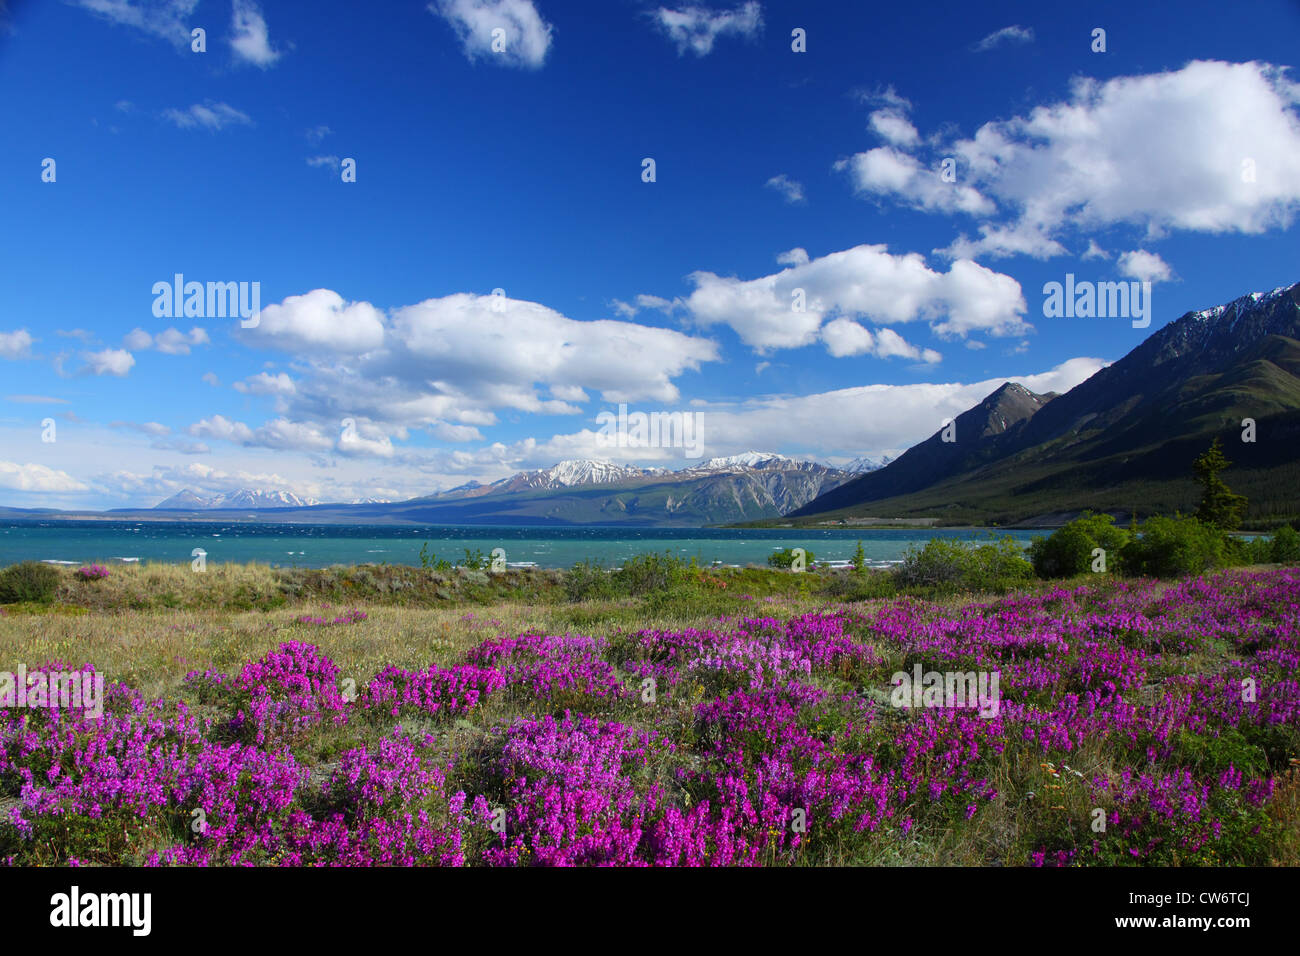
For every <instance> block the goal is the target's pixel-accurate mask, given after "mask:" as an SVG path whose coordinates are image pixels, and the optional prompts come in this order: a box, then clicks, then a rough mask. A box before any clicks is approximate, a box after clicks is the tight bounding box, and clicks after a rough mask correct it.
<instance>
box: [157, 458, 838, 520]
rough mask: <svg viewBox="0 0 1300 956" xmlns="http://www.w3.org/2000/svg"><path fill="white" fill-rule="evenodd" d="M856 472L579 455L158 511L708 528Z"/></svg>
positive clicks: (187, 496)
mask: <svg viewBox="0 0 1300 956" xmlns="http://www.w3.org/2000/svg"><path fill="white" fill-rule="evenodd" d="M852 477H853V475H852V474H851V473H850V472H848V471H845V470H842V469H839V468H832V467H830V466H829V465H824V464H821V463H819V462H814V461H806V460H799V459H794V458H788V457H786V456H785V455H778V454H775V453H773V452H746V453H744V454H741V455H733V456H730V457H726V458H711V459H708V460H707V461H702V462H699V463H697V464H692V465H688V466H686V467H685V468H682V469H679V470H677V471H669V470H668V469H666V468H638V467H636V466H632V465H619V464H615V463H612V462H607V461H598V460H593V459H575V460H570V461H562V462H559V463H557V464H555V465H553V466H551V467H550V468H544V469H538V470H534V471H522V472H518V473H516V474H514V475H511V476H509V477H507V478H502V479H501V480H500V481H495V482H492V483H490V484H481V483H479V482H468V483H466V484H464V485H459V486H457V487H455V488H452V489H449V490H447V491H445V492H439V493H436V494H431V495H426V496H423V497H418V498H412V499H410V500H408V501H400V502H381V501H358V502H353V503H351V504H321V503H319V502H315V501H304V500H302V499H300V498H298V497H297V496H296V495H293V494H292V493H290V492H287V491H274V492H273V491H259V492H251V491H241V492H236V493H233V494H230V495H221V496H218V497H214V498H203V497H201V496H199V495H196V494H194V493H193V492H190V491H182V492H180V493H178V494H176V495H173V496H172V497H171V498H168V499H167V500H166V501H164V502H162V503H161V504H159V505H158V506H157V507H156V508H155V509H154V510H162V511H170V512H200V511H204V512H206V511H214V510H219V509H240V510H258V511H260V512H264V513H265V514H264V515H263V517H265V518H266V519H268V520H290V519H291V520H295V521H312V520H321V521H346V520H353V521H367V522H369V521H382V522H388V521H400V522H421V523H438V524H513V525H532V526H536V525H552V524H563V525H619V524H626V525H638V526H670V527H671V526H678V527H698V526H701V525H707V524H725V523H731V522H736V521H750V520H756V519H761V518H773V517H777V516H779V515H780V514H781V513H782V512H784V511H789V510H792V509H795V508H798V507H800V506H801V505H804V504H807V503H808V502H809V501H811V500H812V499H813V498H815V497H816V496H817V495H819V494H821V493H823V492H825V491H828V490H830V489H831V488H835V487H838V486H839V485H840V484H842V483H844V482H845V481H848V480H849V479H851V478H852Z"/></svg>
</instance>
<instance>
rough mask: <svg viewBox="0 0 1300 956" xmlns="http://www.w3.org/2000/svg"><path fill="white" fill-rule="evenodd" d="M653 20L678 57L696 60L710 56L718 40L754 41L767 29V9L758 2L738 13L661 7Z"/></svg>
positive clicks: (750, 4)
mask: <svg viewBox="0 0 1300 956" xmlns="http://www.w3.org/2000/svg"><path fill="white" fill-rule="evenodd" d="M651 16H652V17H653V18H654V21H655V23H656V24H657V25H658V27H659V29H660V30H662V31H663V32H664V34H665V35H666V36H667V37H668V38H669V39H670V40H672V41H673V44H674V45H675V46H676V47H677V55H678V56H683V55H685V54H686V52H687V51H690V52H691V53H694V54H695V55H696V56H707V55H708V54H709V53H711V52H712V51H713V43H714V41H715V40H717V39H718V37H721V36H740V37H754V36H757V35H758V33H759V31H760V30H762V28H763V7H762V5H761V4H759V3H757V2H756V0H749V2H747V3H744V4H742V5H741V6H739V7H737V8H736V9H734V10H711V9H709V8H708V7H700V6H693V5H692V6H687V7H682V8H681V9H678V10H670V9H668V8H667V7H660V8H659V9H657V10H655V11H654V12H653V13H652V14H651Z"/></svg>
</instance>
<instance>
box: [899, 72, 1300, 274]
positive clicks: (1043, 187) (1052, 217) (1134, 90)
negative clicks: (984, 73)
mask: <svg viewBox="0 0 1300 956" xmlns="http://www.w3.org/2000/svg"><path fill="white" fill-rule="evenodd" d="M1297 103H1300V85H1298V84H1296V83H1294V82H1292V81H1291V80H1290V79H1289V78H1288V75H1287V71H1286V69H1285V68H1282V67H1276V66H1271V65H1269V64H1267V63H1259V62H1248V63H1225V62H1219V61H1193V62H1191V63H1188V64H1187V65H1186V66H1184V67H1182V68H1181V69H1177V70H1170V71H1167V72H1164V73H1153V74H1145V75H1138V76H1124V77H1116V78H1114V79H1110V80H1106V81H1105V82H1099V81H1097V80H1092V79H1086V78H1085V79H1079V80H1077V81H1076V82H1075V83H1074V84H1073V87H1072V90H1071V95H1070V97H1069V99H1068V100H1066V101H1064V102H1059V103H1054V104H1050V105H1046V106H1040V107H1038V108H1036V109H1034V110H1032V111H1031V112H1030V113H1029V115H1028V116H1017V117H1013V118H1012V119H1009V120H1005V121H995V122H991V123H986V124H985V125H984V126H982V127H980V129H979V130H978V131H977V132H976V133H975V135H974V136H973V137H972V138H970V139H966V140H960V141H958V142H957V143H955V144H953V145H952V147H951V149H952V151H953V152H954V153H955V155H956V156H957V157H959V158H960V159H961V166H962V168H963V169H964V170H965V171H966V173H967V175H968V178H969V180H970V183H971V185H972V187H973V188H976V189H978V190H979V191H980V192H981V193H982V194H983V195H985V196H988V197H990V198H992V199H993V200H994V201H996V202H997V203H998V204H999V206H1000V208H1001V209H1002V210H1004V211H1005V212H1007V213H1008V214H1009V215H1010V216H1012V217H1013V218H1012V219H1011V221H1010V222H1007V223H1004V224H1002V226H1000V227H998V228H991V229H988V230H985V229H983V228H982V229H981V232H982V233H983V236H982V238H981V239H979V240H974V241H960V242H958V243H956V244H954V245H953V246H952V247H951V248H950V252H951V254H953V255H965V256H969V255H974V254H977V253H980V252H983V253H987V254H989V255H994V256H997V255H1010V254H1016V253H1020V252H1024V251H1025V248H1024V247H1025V243H1026V237H1029V238H1031V239H1032V240H1033V242H1034V243H1035V244H1036V245H1037V247H1038V248H1045V246H1044V244H1050V243H1052V242H1053V241H1054V240H1053V237H1055V236H1058V235H1059V234H1061V233H1063V232H1064V231H1065V230H1066V229H1067V228H1070V229H1077V230H1080V231H1083V232H1086V231H1088V230H1093V229H1098V228H1104V227H1109V226H1114V225H1120V224H1131V225H1135V226H1138V227H1140V228H1142V229H1144V230H1145V233H1146V236H1147V237H1148V238H1155V237H1159V236H1161V235H1164V234H1166V233H1168V232H1170V231H1174V230H1183V231H1189V232H1203V233H1225V232H1237V233H1247V234H1256V233H1262V232H1265V231H1267V230H1269V229H1274V228H1287V227H1289V226H1290V224H1291V222H1292V221H1293V220H1294V218H1295V214H1296V211H1297V210H1298V209H1300V114H1298V113H1297V110H1296V104H1297ZM885 185H886V187H887V186H888V184H885ZM877 191H881V192H889V191H890V190H889V189H888V188H882V189H879V190H877ZM963 240H964V237H963ZM1005 240H1011V241H1005ZM1045 251H1046V252H1047V254H1053V255H1059V254H1060V251H1061V250H1059V249H1058V248H1057V247H1056V246H1052V247H1051V248H1050V250H1045Z"/></svg>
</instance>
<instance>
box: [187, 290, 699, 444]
mask: <svg viewBox="0 0 1300 956" xmlns="http://www.w3.org/2000/svg"><path fill="white" fill-rule="evenodd" d="M614 307H615V309H616V310H617V311H619V312H622V313H623V314H632V313H634V312H635V311H637V310H639V309H642V308H644V309H658V310H662V311H664V312H669V311H671V310H672V308H673V307H674V303H673V302H672V301H670V300H668V299H663V298H660V297H658V296H652V295H644V294H643V295H639V296H637V297H636V304H635V305H630V304H628V303H623V302H618V301H617V300H616V301H615V305H614ZM260 316H261V318H260V321H259V323H258V325H257V326H256V327H254V328H249V329H240V330H238V332H237V333H236V334H237V335H238V336H239V338H240V339H241V340H242V341H243V342H245V343H246V344H248V345H251V346H254V347H258V348H273V349H278V350H283V351H286V352H289V353H291V354H293V355H295V356H296V357H297V358H298V360H299V361H298V367H297V371H298V372H299V373H300V374H298V375H297V377H296V378H295V379H290V377H289V376H288V375H287V374H285V373H268V372H263V373H260V374H259V375H255V376H252V377H251V378H248V379H245V380H244V381H243V382H241V383H239V384H237V385H236V386H235V388H236V389H238V390H239V391H241V392H244V393H246V394H254V395H270V396H274V398H275V399H276V410H277V412H279V413H280V414H282V415H283V416H285V421H286V422H292V423H319V422H327V423H329V425H328V428H329V429H334V428H336V427H337V423H338V422H339V421H341V420H344V419H352V420H354V422H355V423H356V426H355V429H354V430H355V431H356V432H357V433H358V435H359V438H360V439H361V441H360V442H358V443H356V444H354V445H352V446H349V447H347V448H344V447H342V446H339V445H337V443H331V446H332V447H333V450H334V451H341V452H344V453H356V454H360V453H374V454H383V455H385V456H387V455H388V454H390V452H391V438H392V437H399V438H404V437H405V430H406V429H408V428H422V429H425V430H427V431H428V432H429V433H430V434H432V435H434V436H435V437H439V438H442V439H443V440H447V441H457V442H463V441H473V440H479V439H481V437H482V435H481V433H480V432H479V431H478V428H479V427H481V426H485V425H492V424H495V423H496V422H497V412H498V411H499V410H501V409H510V410H515V411H520V412H530V413H540V414H551V415H571V414H576V413H578V412H579V411H580V410H581V409H580V408H579V406H578V405H577V404H575V403H578V402H585V401H588V400H590V395H591V394H592V393H597V394H599V395H600V397H601V398H602V399H603V400H606V401H665V402H671V401H675V400H676V399H677V398H678V397H679V391H678V387H677V385H676V384H675V382H674V379H676V378H677V377H679V376H680V375H682V374H683V373H685V372H687V371H693V370H697V369H698V368H699V367H700V366H701V365H702V364H703V363H705V362H711V361H716V360H717V358H718V347H717V345H716V343H714V342H712V341H710V340H708V339H705V338H701V337H696V336H691V335H686V334H684V333H682V332H678V331H675V330H672V329H663V328H656V327H653V326H648V325H641V324H637V323H633V322H627V321H618V320H613V319H607V320H600V321H577V320H574V319H570V318H568V317H567V316H564V315H561V314H560V313H558V312H556V311H554V310H552V309H549V308H547V307H546V306H543V305H540V304H538V303H535V302H526V301H522V300H516V299H511V298H508V297H506V296H491V295H472V294H469V293H457V294H453V295H449V296H445V297H443V298H438V299H428V300H426V301H424V302H420V303H417V304H415V305H410V306H405V307H402V308H398V309H395V310H393V311H392V312H391V313H385V312H383V311H381V310H379V309H376V308H375V307H374V306H372V305H370V304H369V303H367V302H347V301H345V300H344V299H343V298H342V297H341V296H340V295H338V294H337V293H335V292H333V291H331V290H327V289H317V290H314V291H312V292H309V293H306V294H305V295H299V296H290V297H288V298H286V299H285V300H284V301H283V302H281V303H279V304H273V305H269V306H266V307H264V308H263V309H262V310H261V313H260ZM362 423H370V424H372V425H373V430H368V429H369V428H370V425H367V426H366V427H365V428H363V427H362ZM284 431H285V426H281V428H280V432H284ZM191 434H193V435H194V436H196V437H213V438H222V439H225V440H229V441H235V442H239V443H242V444H248V445H267V446H268V447H271V444H270V443H272V442H280V443H284V442H288V441H289V440H290V439H288V438H284V437H282V436H280V435H278V434H277V433H274V432H273V430H268V429H266V428H265V427H264V428H262V429H252V428H249V427H248V426H246V425H242V424H241V423H235V422H229V421H227V420H225V419H224V418H222V417H221V416H214V417H213V418H212V419H205V420H203V421H202V422H199V423H197V424H196V425H195V426H193V427H192V429H191ZM319 437H320V436H319V435H308V436H307V438H306V439H304V440H302V441H300V442H299V445H301V446H302V447H320V448H325V447H327V445H326V443H325V442H322V441H320V440H319Z"/></svg>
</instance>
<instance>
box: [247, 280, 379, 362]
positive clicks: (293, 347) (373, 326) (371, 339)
mask: <svg viewBox="0 0 1300 956" xmlns="http://www.w3.org/2000/svg"><path fill="white" fill-rule="evenodd" d="M259 316H260V318H259V319H258V324H257V325H256V326H255V327H254V328H250V329H241V330H240V333H241V334H242V336H243V338H244V340H245V341H247V342H250V343H251V344H254V345H262V346H272V347H275V348H280V349H284V350H285V351H288V352H298V351H304V352H322V351H324V352H339V353H345V354H355V353H358V352H368V351H370V350H372V349H377V348H379V347H380V346H381V345H383V342H384V317H383V313H381V312H380V311H379V310H378V309H376V308H375V307H374V306H373V305H371V304H370V303H369V302H345V301H344V300H343V297H342V296H340V295H339V294H338V293H337V292H333V291H331V290H329V289H313V290H312V291H311V292H307V293H304V294H303V295H291V296H289V297H288V298H287V299H285V300H284V301H283V302H282V303H280V304H278V305H268V306H266V307H264V308H263V309H262V310H261V312H260V313H259Z"/></svg>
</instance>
